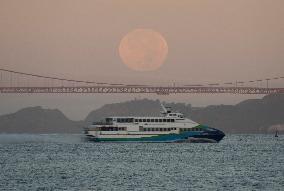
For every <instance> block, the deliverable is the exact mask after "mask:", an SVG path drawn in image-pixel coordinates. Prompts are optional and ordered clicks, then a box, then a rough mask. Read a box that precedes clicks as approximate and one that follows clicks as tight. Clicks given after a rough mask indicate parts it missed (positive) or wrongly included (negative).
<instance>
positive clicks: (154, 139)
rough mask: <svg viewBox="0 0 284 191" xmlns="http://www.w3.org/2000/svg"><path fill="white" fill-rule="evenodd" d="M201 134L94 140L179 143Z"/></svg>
mask: <svg viewBox="0 0 284 191" xmlns="http://www.w3.org/2000/svg"><path fill="white" fill-rule="evenodd" d="M199 134H200V132H185V133H181V134H167V135H154V136H152V137H141V138H94V139H93V140H94V141H97V142H179V141H184V140H186V139H188V138H189V137H193V136H194V135H199Z"/></svg>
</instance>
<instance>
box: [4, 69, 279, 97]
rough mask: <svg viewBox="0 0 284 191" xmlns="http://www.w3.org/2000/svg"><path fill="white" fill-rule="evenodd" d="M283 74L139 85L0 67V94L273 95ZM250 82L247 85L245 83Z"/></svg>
mask: <svg viewBox="0 0 284 191" xmlns="http://www.w3.org/2000/svg"><path fill="white" fill-rule="evenodd" d="M280 80H281V82H283V81H284V77H273V78H266V79H258V80H250V81H236V82H225V83H207V84H191V85H189V84H184V85H179V86H175V85H174V86H151V85H139V84H121V83H104V82H93V81H84V80H74V79H66V78H59V77H51V76H44V75H39V74H31V73H25V72H19V71H14V70H8V69H1V68H0V93H1V94H7V93H14V94H27V93H28V94H35V93H42V94H59V93H73V94H76V93H81V94H87V93H89V94H90V93H100V94H115V93H120V94H138V93H139V94H142V93H145V94H158V95H169V94H224V93H227V94H272V93H284V88H282V87H270V84H271V82H272V81H280ZM247 84H249V85H247Z"/></svg>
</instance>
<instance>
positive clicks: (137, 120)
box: [117, 118, 175, 123]
mask: <svg viewBox="0 0 284 191" xmlns="http://www.w3.org/2000/svg"><path fill="white" fill-rule="evenodd" d="M134 121H135V123H139V122H140V123H142V122H148V123H149V122H152V123H163V122H167V123H174V122H175V120H174V119H133V118H117V122H118V123H133V122H134Z"/></svg>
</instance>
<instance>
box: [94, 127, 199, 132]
mask: <svg viewBox="0 0 284 191" xmlns="http://www.w3.org/2000/svg"><path fill="white" fill-rule="evenodd" d="M96 130H97V131H126V127H98V128H96ZM173 130H177V128H173V127H172V128H139V131H173ZM184 131H201V128H180V132H184Z"/></svg>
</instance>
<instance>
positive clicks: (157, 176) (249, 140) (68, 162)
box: [0, 134, 284, 190]
mask: <svg viewBox="0 0 284 191" xmlns="http://www.w3.org/2000/svg"><path fill="white" fill-rule="evenodd" d="M0 153H1V155H0V167H1V171H0V188H1V189H2V190H133V189H134V190H283V186H284V179H283V176H284V139H283V136H280V137H278V138H274V137H273V136H272V135H228V136H226V137H225V138H224V140H222V141H221V142H220V143H219V144H146V143H144V144H138V143H137V144H123V143H121V144H117V143H116V144H113V143H93V142H85V141H84V140H83V139H82V136H81V135H56V134H55V135H28V134H26V135H5V134H2V135H0Z"/></svg>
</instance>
